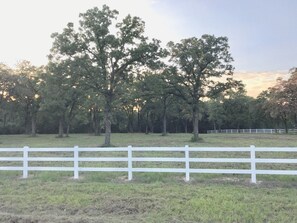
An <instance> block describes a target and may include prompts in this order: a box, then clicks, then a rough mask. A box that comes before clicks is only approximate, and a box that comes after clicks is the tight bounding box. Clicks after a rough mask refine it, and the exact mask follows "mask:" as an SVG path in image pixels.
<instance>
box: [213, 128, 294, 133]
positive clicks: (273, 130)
mask: <svg viewBox="0 0 297 223" xmlns="http://www.w3.org/2000/svg"><path fill="white" fill-rule="evenodd" d="M285 132H286V130H285V129H220V130H207V133H249V134H258V133H262V134H274V133H280V134H283V133H285ZM288 132H289V133H295V134H296V133H297V129H288Z"/></svg>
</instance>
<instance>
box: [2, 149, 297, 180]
mask: <svg viewBox="0 0 297 223" xmlns="http://www.w3.org/2000/svg"><path fill="white" fill-rule="evenodd" d="M17 152H18V153H19V154H20V152H21V154H22V156H19V157H15V156H11V155H10V156H9V155H7V154H10V153H17ZM34 152H42V153H53V154H55V156H54V157H44V156H43V157H36V156H30V153H34ZM65 152H66V153H67V154H69V153H70V154H72V155H71V157H57V154H59V153H65ZM82 152H124V153H126V154H127V156H125V157H98V156H97V157H94V156H93V157H84V156H80V153H82ZM134 152H170V153H172V154H174V152H179V153H178V154H179V155H180V154H181V152H182V154H184V155H183V156H182V157H139V155H138V156H133V153H134ZM194 152H223V153H225V152H226V153H228V152H245V153H248V154H249V156H248V157H247V158H197V157H196V156H195V157H191V156H190V155H191V154H192V153H193V154H194ZM257 152H289V153H292V152H294V153H295V152H297V148H292V147H281V148H273V147H272V148H264V147H261V148H260V147H259V148H256V147H255V146H250V147H228V148H227V147H195V148H194V147H189V146H185V147H132V146H128V147H121V148H119V147H116V148H79V147H78V146H75V147H74V148H29V147H27V146H25V147H24V148H0V171H7V170H14V171H22V172H23V178H27V177H28V172H29V171H72V172H73V173H74V179H78V178H79V173H80V172H88V171H98V172H127V173H128V180H132V178H133V173H136V172H158V173H160V172H162V173H165V172H166V173H184V174H185V181H189V180H190V174H192V173H216V174H249V175H251V182H252V183H256V182H257V180H256V176H257V175H259V174H267V175H297V168H296V169H294V170H292V169H291V170H267V169H266V170H260V169H257V168H256V164H260V163H270V164H297V159H284V158H272V159H271V158H264V159H263V158H257V156H256V153H257ZM2 154H4V155H6V157H4V156H2ZM1 162H5V163H8V162H12V164H14V163H17V162H19V163H20V165H19V166H1ZM30 162H71V163H72V162H73V165H71V166H70V167H65V166H64V167H63V166H61V167H59V166H56V165H55V166H51V167H48V166H31V165H29V164H30ZM80 162H87V163H91V162H127V165H126V167H123V168H120V167H112V168H111V167H108V168H107V167H82V166H80V165H79V164H80ZM135 162H164V163H165V162H171V163H176V162H178V163H183V165H184V167H183V168H138V167H133V165H134V163H135ZM193 163H247V164H250V168H249V169H201V168H191V164H193Z"/></svg>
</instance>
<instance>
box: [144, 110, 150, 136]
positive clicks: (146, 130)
mask: <svg viewBox="0 0 297 223" xmlns="http://www.w3.org/2000/svg"><path fill="white" fill-rule="evenodd" d="M148 119H149V113H148V112H146V121H145V134H149V131H148V128H149V127H148V125H149V124H148V122H149V121H148Z"/></svg>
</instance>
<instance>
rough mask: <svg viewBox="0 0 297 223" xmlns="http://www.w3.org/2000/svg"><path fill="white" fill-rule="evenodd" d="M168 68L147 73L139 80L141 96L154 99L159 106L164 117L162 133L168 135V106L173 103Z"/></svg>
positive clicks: (150, 99) (146, 99) (159, 110)
mask: <svg viewBox="0 0 297 223" xmlns="http://www.w3.org/2000/svg"><path fill="white" fill-rule="evenodd" d="M167 72H168V70H166V69H165V70H164V72H161V73H159V72H157V73H151V72H149V73H146V74H145V75H144V76H143V77H141V79H140V81H139V82H138V94H139V97H140V98H142V99H143V100H145V101H146V102H148V101H154V103H155V104H156V105H157V106H155V107H156V108H158V109H157V110H158V111H157V112H158V113H160V114H161V117H162V135H163V136H165V135H167V114H168V107H169V106H170V104H171V103H172V96H173V94H172V92H173V89H172V86H171V85H170V84H169V82H168V79H167V78H166V76H167V74H166V73H167Z"/></svg>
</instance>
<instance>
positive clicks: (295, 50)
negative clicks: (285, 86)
mask: <svg viewBox="0 0 297 223" xmlns="http://www.w3.org/2000/svg"><path fill="white" fill-rule="evenodd" d="M103 4H107V5H109V6H110V7H111V8H112V9H117V10H118V11H119V12H120V15H119V19H120V18H123V17H124V16H126V15H127V14H131V15H133V16H139V17H141V18H142V19H143V20H144V21H145V23H146V33H147V35H148V36H149V37H151V38H156V39H160V40H161V41H162V43H163V44H164V46H165V45H166V43H167V42H169V41H174V42H178V41H180V40H181V39H183V38H190V37H194V36H195V37H198V38H199V37H201V35H203V34H213V35H215V36H227V37H228V39H229V45H230V52H231V55H232V56H233V58H234V62H233V65H234V67H235V74H234V77H235V78H236V79H240V80H242V81H243V83H244V84H246V89H247V91H248V95H250V96H257V95H258V94H259V93H260V92H261V91H262V90H265V89H267V87H269V86H271V85H273V84H274V83H275V80H276V78H277V77H283V78H288V76H289V74H288V71H289V69H290V68H292V67H295V66H297V38H296V37H297V14H296V8H297V1H296V0H182V1H181V0H1V7H0V28H1V35H0V62H3V63H5V64H7V65H9V66H15V65H16V64H17V63H18V62H20V61H21V60H29V61H31V62H32V64H34V65H37V66H39V65H43V64H46V63H47V55H48V54H49V50H50V48H51V45H52V39H51V38H50V35H51V34H52V33H54V32H61V31H62V29H63V28H64V27H65V26H66V24H67V23H68V22H74V23H75V24H78V20H79V16H78V15H79V13H83V12H85V11H86V10H87V9H90V8H93V7H95V6H97V7H99V8H101V7H102V5H103Z"/></svg>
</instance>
